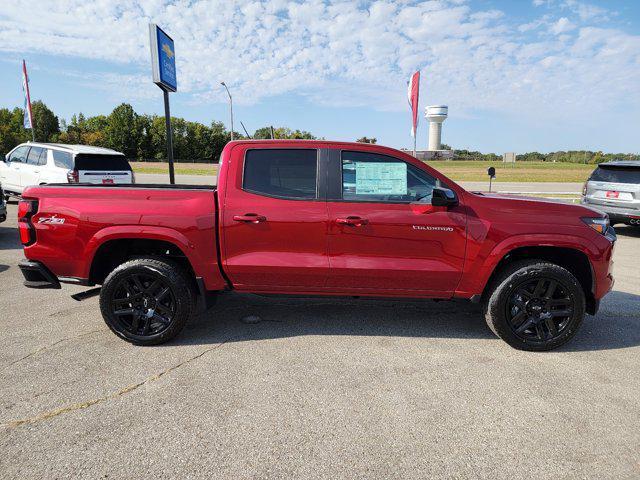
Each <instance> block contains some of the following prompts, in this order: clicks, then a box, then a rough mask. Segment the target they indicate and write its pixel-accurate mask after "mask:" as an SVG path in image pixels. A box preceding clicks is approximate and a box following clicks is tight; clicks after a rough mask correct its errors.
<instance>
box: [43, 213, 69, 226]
mask: <svg viewBox="0 0 640 480" xmlns="http://www.w3.org/2000/svg"><path fill="white" fill-rule="evenodd" d="M38 223H49V224H53V225H62V224H63V223H64V218H58V217H56V216H55V215H54V216H53V217H40V218H39V219H38Z"/></svg>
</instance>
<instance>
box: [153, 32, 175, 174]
mask: <svg viewBox="0 0 640 480" xmlns="http://www.w3.org/2000/svg"><path fill="white" fill-rule="evenodd" d="M149 46H150V47H151V71H152V73H153V83H155V84H156V85H158V86H159V87H160V88H161V89H162V95H163V96H164V123H165V127H166V130H167V161H168V163H169V183H170V184H171V185H174V184H175V183H176V176H175V171H174V168H173V132H172V131H171V111H170V110H169V92H176V91H177V90H178V80H177V75H176V53H175V48H174V44H173V39H172V38H171V37H170V36H169V35H167V32H165V31H164V30H162V29H161V28H160V27H158V26H157V25H156V24H155V23H150V24H149Z"/></svg>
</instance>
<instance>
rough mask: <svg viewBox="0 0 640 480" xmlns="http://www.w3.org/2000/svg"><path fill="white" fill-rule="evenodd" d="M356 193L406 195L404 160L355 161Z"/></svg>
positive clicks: (405, 165)
mask: <svg viewBox="0 0 640 480" xmlns="http://www.w3.org/2000/svg"><path fill="white" fill-rule="evenodd" d="M355 164H356V195H406V194H407V164H406V163H404V162H389V163H384V162H355Z"/></svg>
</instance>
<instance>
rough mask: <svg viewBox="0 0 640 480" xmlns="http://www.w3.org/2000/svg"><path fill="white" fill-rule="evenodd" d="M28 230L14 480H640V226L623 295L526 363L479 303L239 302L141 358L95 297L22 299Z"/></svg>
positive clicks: (5, 434) (5, 280)
mask: <svg viewBox="0 0 640 480" xmlns="http://www.w3.org/2000/svg"><path fill="white" fill-rule="evenodd" d="M15 217H16V205H15V204H12V205H9V219H8V220H7V221H6V222H5V223H2V224H0V391H1V392H2V394H1V395H0V452H1V454H0V476H1V477H2V478H21V479H22V478H63V477H89V478H148V477H154V478H176V477H189V478H384V479H387V478H436V477H437V478H443V477H444V478H505V479H507V478H508V479H515V478H531V477H534V476H535V477H537V478H554V479H557V478H638V477H640V268H639V267H640V260H639V259H638V254H639V252H640V229H638V230H632V229H631V228H629V227H621V228H618V229H617V231H618V236H619V240H618V245H617V247H616V251H615V262H616V265H615V276H616V285H615V288H614V292H612V293H611V294H610V295H609V296H608V297H606V299H605V300H604V302H603V304H602V307H601V310H600V312H599V313H598V315H597V316H595V317H587V319H586V321H585V324H584V325H583V327H582V329H581V331H580V332H579V333H578V335H577V336H576V338H575V339H574V340H573V341H572V342H571V343H570V344H569V345H566V346H565V347H563V348H561V349H560V350H557V351H554V352H549V353H525V352H520V351H516V350H513V349H511V348H510V347H509V346H507V345H506V344H505V343H503V342H502V341H500V340H499V339H497V338H496V337H494V336H493V335H492V334H491V332H490V331H489V329H488V328H487V327H486V326H485V324H484V321H483V320H482V319H481V317H480V315H479V310H478V309H477V307H475V306H473V305H471V304H468V303H466V302H455V303H447V302H442V303H435V302H415V303H401V302H383V301H371V300H348V301H334V300H318V299H306V300H305V299H287V300H282V299H265V298H261V297H257V296H251V295H242V296H241V295H236V294H227V295H224V296H222V297H221V298H220V301H219V303H218V305H217V306H216V307H214V309H212V310H210V311H209V312H207V313H206V314H203V315H201V316H199V317H198V318H196V319H195V320H194V321H193V322H191V324H189V325H188V326H187V328H186V329H185V331H183V333H182V335H181V336H180V337H179V338H178V339H177V340H176V341H174V342H172V343H169V344H167V345H164V346H158V347H146V348H143V347H135V346H132V345H130V344H128V343H125V342H123V341H121V340H119V339H118V338H117V337H116V336H114V335H113V334H112V333H111V332H110V331H109V330H108V329H107V327H106V326H105V325H104V323H103V321H102V318H101V316H100V314H99V310H98V304H97V299H96V298H92V299H89V300H86V301H84V302H81V303H78V302H75V301H74V300H72V299H71V298H70V297H69V295H70V294H72V293H76V292H78V291H81V290H82V288H80V287H70V286H66V287H64V289H63V290H62V291H60V290H58V291H47V290H40V291H38V290H27V289H26V288H24V287H23V286H22V276H21V274H20V271H19V269H18V268H17V263H18V262H19V260H20V259H21V258H22V250H21V248H20V244H19V242H18V238H17V230H16V221H15ZM248 315H259V316H260V318H261V321H260V322H259V323H248V322H246V321H243V319H245V317H246V316H248Z"/></svg>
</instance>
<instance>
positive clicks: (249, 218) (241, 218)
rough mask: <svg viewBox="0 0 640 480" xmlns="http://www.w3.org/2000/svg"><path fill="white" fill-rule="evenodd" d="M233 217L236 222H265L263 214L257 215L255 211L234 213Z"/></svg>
mask: <svg viewBox="0 0 640 480" xmlns="http://www.w3.org/2000/svg"><path fill="white" fill-rule="evenodd" d="M233 219H234V220H235V221H236V222H246V223H260V222H266V221H267V217H265V216H264V215H258V214H257V213H245V214H244V215H234V216H233Z"/></svg>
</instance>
